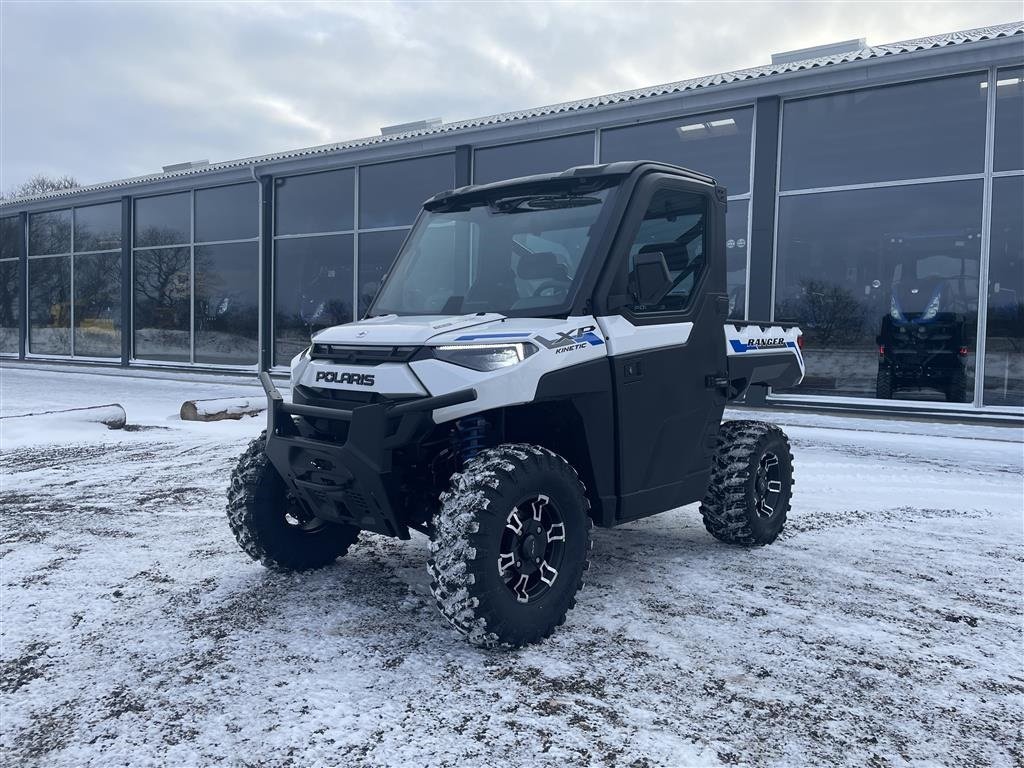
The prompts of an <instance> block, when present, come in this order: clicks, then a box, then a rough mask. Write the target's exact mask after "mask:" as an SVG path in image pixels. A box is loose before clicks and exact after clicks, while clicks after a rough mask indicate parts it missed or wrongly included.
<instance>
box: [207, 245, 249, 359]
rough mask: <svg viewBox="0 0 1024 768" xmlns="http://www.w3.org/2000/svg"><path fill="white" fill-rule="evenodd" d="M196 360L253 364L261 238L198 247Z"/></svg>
mask: <svg viewBox="0 0 1024 768" xmlns="http://www.w3.org/2000/svg"><path fill="white" fill-rule="evenodd" d="M195 325H196V357H195V361H196V362H197V363H215V364H218V365H253V364H255V363H256V355H257V352H258V344H257V334H258V333H259V248H258V244H257V243H224V244H221V245H204V246H198V247H196V324H195Z"/></svg>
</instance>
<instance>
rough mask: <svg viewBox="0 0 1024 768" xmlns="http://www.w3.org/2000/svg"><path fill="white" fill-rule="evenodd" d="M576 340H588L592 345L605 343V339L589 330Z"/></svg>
mask: <svg viewBox="0 0 1024 768" xmlns="http://www.w3.org/2000/svg"><path fill="white" fill-rule="evenodd" d="M576 341H578V342H583V341H585V342H587V343H588V344H589V345H590V346H592V347H596V346H599V345H601V344H604V339H602V338H601V337H600V336H598V335H597V334H596V333H594V332H593V331H587V332H586V333H584V334H583V335H582V336H577V337H576Z"/></svg>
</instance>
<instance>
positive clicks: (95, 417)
mask: <svg viewBox="0 0 1024 768" xmlns="http://www.w3.org/2000/svg"><path fill="white" fill-rule="evenodd" d="M0 418H2V419H6V420H14V419H33V418H38V419H43V420H46V421H50V422H56V423H63V422H75V423H94V424H104V425H106V426H107V427H108V428H110V429H123V428H124V425H125V423H126V422H127V417H126V416H125V412H124V408H122V407H121V405H120V404H119V403H108V404H107V405H92V406H89V407H87V408H65V409H63V410H60V411H38V412H36V413H19V414H16V415H14V416H3V417H0Z"/></svg>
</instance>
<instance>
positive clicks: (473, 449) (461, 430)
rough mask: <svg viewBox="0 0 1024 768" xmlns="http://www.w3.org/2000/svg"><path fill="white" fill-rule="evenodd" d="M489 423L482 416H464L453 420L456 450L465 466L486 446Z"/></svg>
mask: <svg viewBox="0 0 1024 768" xmlns="http://www.w3.org/2000/svg"><path fill="white" fill-rule="evenodd" d="M489 432H490V424H488V423H487V419H485V418H484V417H483V416H465V417H463V418H461V419H459V420H458V421H456V422H455V441H456V451H457V452H458V455H459V460H460V461H461V462H462V466H466V465H467V464H468V463H469V462H470V461H472V460H473V459H474V458H476V455H477V454H478V453H480V451H482V450H483V449H484V448H486V447H487V440H488V437H489V434H488V433H489Z"/></svg>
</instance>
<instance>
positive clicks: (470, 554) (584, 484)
mask: <svg viewBox="0 0 1024 768" xmlns="http://www.w3.org/2000/svg"><path fill="white" fill-rule="evenodd" d="M725 209H726V193H725V189H724V188H722V187H721V186H719V185H718V184H716V182H715V181H714V179H712V178H710V177H708V176H704V175H702V174H699V173H695V172H693V171H688V170H684V169H682V168H677V167H674V166H670V165H664V164H660V163H651V162H628V163H612V164H609V165H597V166H585V167H579V168H572V169H569V170H567V171H565V172H563V173H557V174H549V175H543V176H531V177H526V178H520V179H512V180H510V181H503V182H499V183H495V184H485V185H480V186H470V187H463V188H460V189H456V190H454V191H447V192H442V193H440V194H438V195H435V196H434V197H432V198H431V199H430V200H428V201H427V202H426V203H425V204H424V206H423V211H422V212H421V213H420V215H419V217H418V219H417V220H416V224H415V226H414V227H413V228H412V231H411V232H410V234H409V236H408V238H407V239H406V241H405V243H404V244H403V245H402V248H401V250H400V252H399V253H398V256H397V257H396V259H395V262H394V264H393V266H392V268H391V270H390V271H389V273H388V275H387V276H386V277H385V279H384V281H383V283H382V285H381V287H380V290H379V291H378V293H377V296H376V298H375V299H374V301H373V304H372V305H371V307H370V310H369V312H368V313H367V315H366V317H365V318H364V319H362V320H360V321H358V322H354V323H349V324H347V325H342V326H338V327H334V328H327V329H325V330H323V331H320V332H319V333H317V334H315V335H314V336H313V339H312V344H311V346H310V347H309V349H308V350H306V351H305V352H303V353H302V354H300V355H299V356H298V357H296V358H295V359H294V360H293V361H292V369H291V385H292V398H291V402H285V401H284V399H283V398H282V396H281V395H280V393H279V392H278V391H277V389H276V388H275V387H274V384H273V383H272V382H271V379H270V377H269V376H268V375H267V374H265V373H264V374H261V379H262V382H263V386H264V388H265V389H266V391H267V396H268V398H269V409H268V414H269V415H268V427H267V432H266V433H265V434H264V435H262V436H261V437H259V438H258V439H257V440H255V441H254V442H253V443H252V445H251V446H250V447H249V449H248V450H247V451H246V453H245V454H244V455H243V456H242V457H241V459H240V460H239V463H238V467H237V468H236V470H235V471H234V473H233V475H232V478H231V485H230V489H229V491H228V518H229V521H230V524H231V528H232V530H233V531H234V533H235V536H236V537H237V539H238V542H239V544H241V546H242V548H243V549H244V550H245V552H247V553H248V554H249V555H250V556H251V557H253V558H254V559H256V560H258V561H260V562H261V563H263V564H264V565H266V566H268V567H271V568H278V569H284V570H302V569H307V568H317V567H320V566H324V565H327V564H329V563H331V562H333V561H334V560H335V558H337V557H339V556H340V555H343V554H345V552H346V551H347V550H348V548H349V546H350V545H351V544H352V543H353V542H355V540H356V537H357V536H358V535H359V532H360V531H364V530H365V531H373V532H375V533H379V534H384V535H387V536H396V537H398V538H402V539H407V538H409V535H410V531H419V532H420V533H423V534H426V535H427V536H429V537H430V538H431V558H430V561H429V564H428V567H429V571H430V575H431V577H432V590H433V593H434V596H435V597H436V599H437V603H438V605H439V607H440V609H441V612H442V613H443V614H444V615H445V617H446V618H447V619H448V620H449V621H450V622H451V623H452V624H453V625H454V626H455V627H456V628H457V629H459V630H460V631H461V632H463V633H464V634H465V635H467V636H468V638H469V639H470V641H472V642H474V643H476V644H479V645H486V646H493V645H505V646H513V647H515V646H522V645H526V644H528V643H533V642H537V641H539V640H541V639H543V638H545V637H547V636H548V635H550V634H551V632H552V631H553V630H554V629H555V627H557V626H558V625H560V624H562V623H563V622H564V621H565V616H566V613H567V612H568V610H569V609H570V608H571V607H572V606H573V604H574V602H575V597H576V593H577V591H578V590H579V588H580V586H581V584H582V582H583V578H584V574H585V572H586V570H587V568H588V566H589V556H590V529H591V525H592V524H596V525H599V526H603V527H609V528H610V527H613V526H616V525H618V524H620V523H624V522H627V521H630V520H636V519H638V518H642V517H646V516H648V515H653V514H655V513H658V512H663V511H665V510H669V509H674V508H676V507H680V506H682V505H684V504H689V503H691V502H694V501H698V500H702V504H701V514H702V515H703V518H704V523H705V525H706V526H707V529H708V531H710V532H711V534H712V535H714V536H715V537H717V538H719V539H721V540H722V541H726V542H729V543H732V544H740V545H744V546H756V545H762V544H768V543H770V542H772V541H773V540H774V539H775V538H776V536H778V534H779V531H780V530H781V529H782V526H783V524H784V523H785V520H786V514H787V511H788V509H789V502H790V492H791V484H792V461H793V460H792V455H791V453H790V448H789V443H788V441H787V439H786V436H785V435H784V434H783V433H782V431H781V430H780V429H778V427H775V426H773V425H770V424H766V423H761V422H755V421H736V422H726V423H724V424H723V423H722V412H723V409H724V407H725V404H726V403H727V402H728V401H730V400H735V399H737V398H739V397H741V396H742V395H743V393H744V392H746V391H747V389H748V387H751V386H779V387H788V386H792V385H794V384H796V383H798V382H799V381H800V380H801V379H802V377H803V373H804V363H803V357H802V354H801V343H800V330H799V329H798V328H795V327H792V326H784V325H779V324H772V323H767V322H766V323H757V322H735V321H731V320H727V319H726V316H727V314H728V309H729V299H728V297H727V295H726V284H725Z"/></svg>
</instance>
